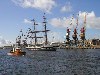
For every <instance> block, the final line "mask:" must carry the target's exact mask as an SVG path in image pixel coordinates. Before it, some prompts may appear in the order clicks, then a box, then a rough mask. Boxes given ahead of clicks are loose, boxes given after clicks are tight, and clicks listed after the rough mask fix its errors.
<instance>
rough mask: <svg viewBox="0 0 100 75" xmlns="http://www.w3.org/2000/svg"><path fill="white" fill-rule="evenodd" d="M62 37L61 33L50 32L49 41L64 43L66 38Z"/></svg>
mask: <svg viewBox="0 0 100 75" xmlns="http://www.w3.org/2000/svg"><path fill="white" fill-rule="evenodd" d="M61 35H62V33H61V32H54V31H50V32H48V40H49V41H50V42H62V41H64V37H63V36H61Z"/></svg>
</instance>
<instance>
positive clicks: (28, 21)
mask: <svg viewBox="0 0 100 75" xmlns="http://www.w3.org/2000/svg"><path fill="white" fill-rule="evenodd" d="M24 23H28V24H31V23H32V22H31V21H30V20H28V19H24Z"/></svg>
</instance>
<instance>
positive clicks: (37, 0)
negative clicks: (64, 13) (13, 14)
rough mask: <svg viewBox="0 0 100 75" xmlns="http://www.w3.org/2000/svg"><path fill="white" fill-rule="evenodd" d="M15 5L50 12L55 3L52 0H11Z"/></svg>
mask: <svg viewBox="0 0 100 75" xmlns="http://www.w3.org/2000/svg"><path fill="white" fill-rule="evenodd" d="M12 1H13V2H14V3H15V4H16V5H19V6H21V7H23V8H36V9H39V10H42V11H46V12H48V13H50V11H51V9H52V8H53V7H54V6H55V5H56V3H55V1H54V0H12Z"/></svg>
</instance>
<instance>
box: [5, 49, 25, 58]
mask: <svg viewBox="0 0 100 75" xmlns="http://www.w3.org/2000/svg"><path fill="white" fill-rule="evenodd" d="M7 54H8V55H13V56H24V55H26V52H23V51H22V50H21V49H20V48H13V50H11V51H10V52H9V53H7Z"/></svg>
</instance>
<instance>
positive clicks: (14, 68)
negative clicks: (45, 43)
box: [0, 49, 100, 75]
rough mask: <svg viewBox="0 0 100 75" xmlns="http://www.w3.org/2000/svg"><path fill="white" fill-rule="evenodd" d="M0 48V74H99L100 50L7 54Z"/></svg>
mask: <svg viewBox="0 0 100 75" xmlns="http://www.w3.org/2000/svg"><path fill="white" fill-rule="evenodd" d="M9 51H10V50H0V75H75V74H76V75H100V51H99V49H96V50H57V51H28V50H25V51H26V52H27V55H26V56H8V55H7V52H9Z"/></svg>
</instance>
